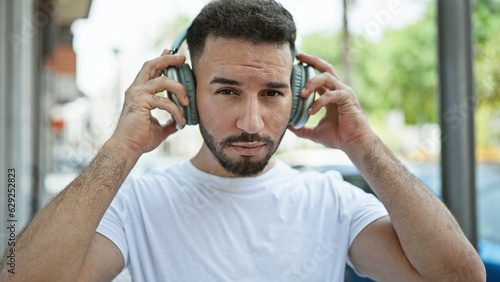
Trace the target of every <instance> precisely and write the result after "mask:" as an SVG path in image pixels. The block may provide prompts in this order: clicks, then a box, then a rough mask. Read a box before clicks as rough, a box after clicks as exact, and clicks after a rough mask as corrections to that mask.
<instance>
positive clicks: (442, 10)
mask: <svg viewBox="0 0 500 282" xmlns="http://www.w3.org/2000/svg"><path fill="white" fill-rule="evenodd" d="M437 3H438V4H437V5H438V9H437V25H438V43H439V44H438V52H439V83H440V95H439V102H440V103H439V108H440V113H439V114H440V123H441V142H442V144H441V146H442V147H441V148H442V149H441V150H442V151H441V152H442V163H441V168H442V184H443V186H442V187H443V200H444V202H445V203H446V204H447V205H448V207H449V208H450V210H451V212H452V213H453V215H454V216H455V217H456V219H457V221H458V223H459V224H460V226H461V227H462V229H463V231H464V233H465V235H466V236H467V237H468V238H469V240H470V241H471V243H472V244H474V245H476V244H477V223H476V189H475V187H476V186H475V152H474V148H475V141H474V112H475V105H476V99H475V87H474V70H473V37H472V32H473V31H472V3H471V1H470V0H438V2H437Z"/></svg>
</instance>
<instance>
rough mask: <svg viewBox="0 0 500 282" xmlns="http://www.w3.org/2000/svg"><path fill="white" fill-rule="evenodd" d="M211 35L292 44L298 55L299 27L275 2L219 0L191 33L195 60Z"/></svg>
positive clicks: (189, 40) (197, 20)
mask: <svg viewBox="0 0 500 282" xmlns="http://www.w3.org/2000/svg"><path fill="white" fill-rule="evenodd" d="M209 35H213V36H215V37H222V38H226V39H243V40H247V41H249V42H252V43H255V44H258V43H275V44H277V45H278V46H283V45H285V44H289V45H290V49H291V51H292V54H295V39H296V37H297V28H296V26H295V22H294V20H293V17H292V15H291V14H290V12H288V11H287V10H286V9H285V8H284V7H283V6H282V5H281V4H280V3H279V2H276V1H274V0H215V1H212V2H210V3H208V4H207V5H206V6H205V7H204V8H203V9H202V10H201V11H200V13H199V14H198V16H196V18H195V19H194V20H193V22H192V24H191V26H190V27H189V29H188V33H187V38H186V40H187V44H188V47H189V52H190V55H191V61H192V62H193V64H195V63H196V62H197V61H198V60H199V58H200V57H201V55H202V54H203V48H204V47H205V42H206V39H207V37H208V36H209Z"/></svg>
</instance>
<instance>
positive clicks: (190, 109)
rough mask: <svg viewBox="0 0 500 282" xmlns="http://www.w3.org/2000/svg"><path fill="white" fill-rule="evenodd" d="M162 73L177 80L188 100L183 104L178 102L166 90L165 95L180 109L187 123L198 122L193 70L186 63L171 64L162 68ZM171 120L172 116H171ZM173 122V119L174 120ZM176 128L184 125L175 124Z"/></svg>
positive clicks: (175, 97)
mask: <svg viewBox="0 0 500 282" xmlns="http://www.w3.org/2000/svg"><path fill="white" fill-rule="evenodd" d="M164 75H165V76H167V77H169V78H171V79H173V80H175V81H178V82H179V83H181V84H182V85H184V88H185V89H186V95H187V97H188V100H189V105H187V106H183V105H181V104H180V103H179V100H178V99H177V96H176V95H175V94H173V93H171V92H169V91H167V96H168V98H169V99H170V100H172V102H174V104H175V105H176V106H177V107H179V109H180V110H181V113H182V116H183V117H184V118H185V119H186V124H187V125H196V124H198V108H197V106H196V81H195V80H194V76H193V71H192V70H191V68H190V67H189V65H188V64H183V65H181V66H172V67H168V68H166V69H165V70H164ZM172 120H174V119H173V117H172ZM174 123H175V120H174ZM175 126H176V128H177V129H182V128H184V126H180V125H178V124H177V123H176V124H175Z"/></svg>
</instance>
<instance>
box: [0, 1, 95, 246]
mask: <svg viewBox="0 0 500 282" xmlns="http://www.w3.org/2000/svg"><path fill="white" fill-rule="evenodd" d="M91 1H92V0H6V1H1V2H0V33H1V38H2V42H1V44H0V107H1V113H2V114H1V116H0V160H1V162H0V179H2V182H3V183H5V185H4V186H5V187H4V189H2V196H0V199H2V200H1V201H0V220H1V222H3V223H6V222H12V223H14V224H15V227H16V228H15V233H18V232H19V231H20V230H21V228H22V227H23V226H24V225H25V224H26V223H27V222H28V221H29V220H30V218H32V216H33V215H34V213H36V211H37V210H38V209H39V207H40V205H41V202H40V199H41V197H40V194H41V193H43V191H44V181H45V176H46V175H47V174H48V173H50V172H51V171H54V170H55V169H56V167H57V156H55V155H54V154H53V153H52V152H53V150H52V149H53V148H51V146H53V145H52V144H57V142H58V140H59V141H63V140H64V139H68V137H70V136H71V135H73V136H76V135H78V134H76V135H75V133H74V132H71V130H75V129H70V128H68V127H67V121H66V120H65V119H64V118H63V115H62V114H61V113H60V111H59V110H60V109H61V108H62V106H63V105H65V104H68V103H71V102H74V101H76V100H78V99H79V97H81V96H82V94H81V93H80V92H79V91H78V89H77V87H76V83H75V75H76V55H75V52H74V51H73V47H72V41H73V36H72V34H71V29H70V27H71V24H72V22H73V21H74V20H75V19H78V18H85V17H87V16H88V13H89V9H90V5H91ZM70 139H71V138H70ZM7 182H9V183H11V184H15V187H14V185H10V187H11V188H15V190H14V189H11V190H10V191H8V190H7V184H6V183H7ZM9 199H12V200H9ZM9 201H10V202H9ZM9 204H11V205H9ZM14 204H15V205H14ZM10 237H12V235H11V231H10V230H7V229H6V228H2V229H1V230H0V249H2V250H3V249H5V247H6V246H7V240H8V238H10Z"/></svg>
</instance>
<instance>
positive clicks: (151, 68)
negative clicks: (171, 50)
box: [133, 55, 186, 84]
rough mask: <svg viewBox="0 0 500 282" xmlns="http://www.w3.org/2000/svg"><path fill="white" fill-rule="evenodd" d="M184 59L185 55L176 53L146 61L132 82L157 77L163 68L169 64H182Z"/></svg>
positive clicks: (141, 81) (136, 82) (142, 81)
mask: <svg viewBox="0 0 500 282" xmlns="http://www.w3.org/2000/svg"><path fill="white" fill-rule="evenodd" d="M185 61H186V57H184V56H177V55H165V56H160V57H158V58H155V59H153V60H150V61H147V62H145V63H144V65H143V66H142V68H141V70H140V71H139V73H138V74H137V77H136V78H135V80H134V83H133V84H140V83H144V82H146V81H148V80H150V79H153V78H155V77H158V76H159V75H161V73H162V72H163V69H165V68H167V67H169V66H179V65H182V64H183V63H184V62H185Z"/></svg>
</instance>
